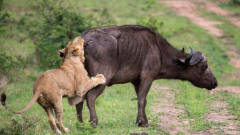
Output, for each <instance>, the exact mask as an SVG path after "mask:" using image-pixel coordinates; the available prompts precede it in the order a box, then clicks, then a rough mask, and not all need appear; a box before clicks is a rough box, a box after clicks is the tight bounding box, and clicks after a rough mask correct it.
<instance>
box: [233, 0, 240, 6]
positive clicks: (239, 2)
mask: <svg viewBox="0 0 240 135" xmlns="http://www.w3.org/2000/svg"><path fill="white" fill-rule="evenodd" d="M232 3H233V4H235V5H238V6H240V0H232Z"/></svg>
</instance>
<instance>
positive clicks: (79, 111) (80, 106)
mask: <svg viewBox="0 0 240 135" xmlns="http://www.w3.org/2000/svg"><path fill="white" fill-rule="evenodd" d="M83 102H84V100H83V101H82V102H80V103H78V104H77V105H76V110H77V118H78V121H79V122H83V118H82V109H83Z"/></svg>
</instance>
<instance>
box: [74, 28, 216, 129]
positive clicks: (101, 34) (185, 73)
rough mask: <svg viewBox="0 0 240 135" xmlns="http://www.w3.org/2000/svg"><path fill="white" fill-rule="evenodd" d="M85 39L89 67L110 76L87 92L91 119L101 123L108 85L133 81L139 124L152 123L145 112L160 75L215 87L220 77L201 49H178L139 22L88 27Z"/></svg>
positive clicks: (94, 124) (142, 125)
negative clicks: (100, 103)
mask: <svg viewBox="0 0 240 135" xmlns="http://www.w3.org/2000/svg"><path fill="white" fill-rule="evenodd" d="M82 38H83V39H84V40H85V44H86V45H85V49H84V51H85V58H86V61H85V67H86V69H87V71H88V73H89V75H90V76H95V75H97V74H99V73H101V74H103V75H104V76H105V77H106V84H105V85H101V86H98V87H96V88H94V89H92V90H91V91H89V92H88V93H87V95H86V101H87V106H88V109H89V111H90V121H91V122H92V125H93V126H97V123H98V118H97V115H96V111H95V100H96V98H97V97H98V96H99V95H100V94H101V93H102V92H103V90H104V88H105V86H111V85H113V84H122V83H128V82H130V83H132V84H133V86H134V88H135V91H136V94H137V99H138V115H137V120H136V123H137V124H138V126H141V127H146V126H148V120H147V116H146V113H145V106H146V103H147V100H146V96H147V94H148V91H149V88H150V87H151V84H152V82H153V81H154V80H156V79H180V80H187V81H190V82H191V83H192V84H193V85H195V86H197V87H200V88H206V89H208V90H211V89H213V88H216V86H217V80H216V78H215V77H214V75H213V73H212V72H211V70H210V69H209V68H208V64H207V59H206V57H205V56H204V55H203V54H202V53H201V52H198V51H197V52H194V51H193V49H191V52H190V53H189V54H188V53H185V52H184V49H183V50H182V51H181V50H177V49H176V48H174V47H173V46H172V45H171V44H170V43H169V42H168V41H167V40H166V39H164V38H163V37H162V36H161V35H160V34H158V33H156V32H154V31H153V30H151V29H149V28H147V27H144V26H139V25H124V26H110V27H103V28H96V29H91V30H87V31H85V32H83V33H82ZM82 107H83V102H81V103H79V104H78V105H76V110H77V116H78V120H79V121H80V122H82Z"/></svg>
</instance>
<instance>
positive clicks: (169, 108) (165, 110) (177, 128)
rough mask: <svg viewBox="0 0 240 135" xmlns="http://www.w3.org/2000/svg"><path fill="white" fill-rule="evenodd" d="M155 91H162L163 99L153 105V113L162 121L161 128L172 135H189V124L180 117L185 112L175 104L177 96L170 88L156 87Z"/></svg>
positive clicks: (160, 122) (154, 87)
mask: <svg viewBox="0 0 240 135" xmlns="http://www.w3.org/2000/svg"><path fill="white" fill-rule="evenodd" d="M152 88H153V90H157V91H161V94H162V95H161V98H160V99H158V100H159V101H156V102H155V103H154V104H153V109H152V110H153V111H154V113H156V115H157V116H158V119H159V120H160V121H159V123H158V125H159V128H161V129H163V130H165V131H168V132H169V133H170V134H171V135H176V134H178V133H184V134H189V132H188V130H189V122H188V120H184V119H182V118H181V117H180V115H181V114H183V113H184V110H183V109H182V108H180V107H177V106H176V105H175V103H174V98H175V95H174V93H172V92H171V91H170V88H169V87H166V86H158V85H154V86H153V87H152Z"/></svg>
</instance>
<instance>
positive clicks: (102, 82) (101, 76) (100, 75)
mask: <svg viewBox="0 0 240 135" xmlns="http://www.w3.org/2000/svg"><path fill="white" fill-rule="evenodd" d="M96 78H98V79H99V80H100V83H101V84H104V83H106V78H105V77H104V75H103V74H97V75H96Z"/></svg>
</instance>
